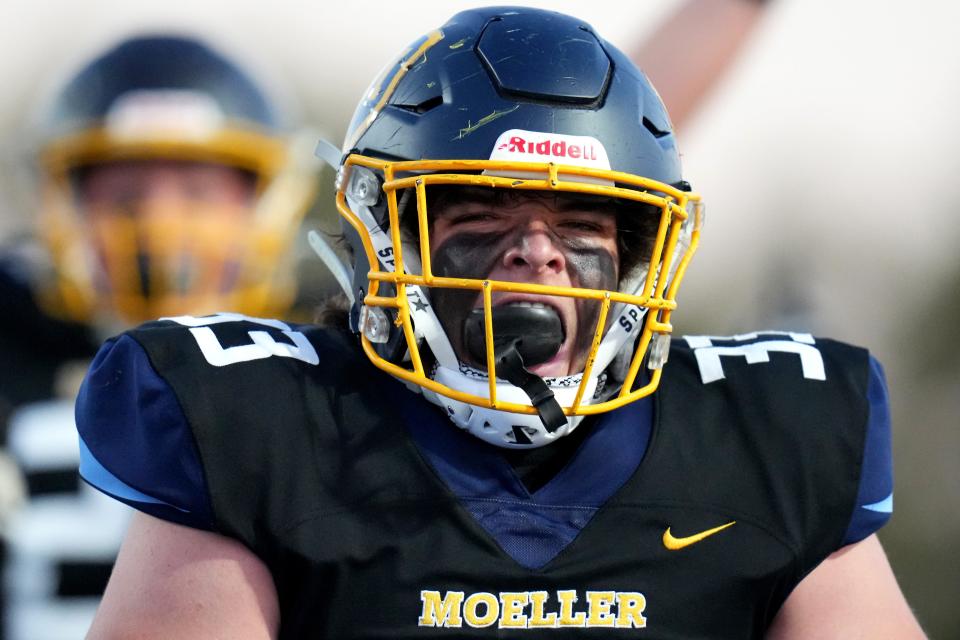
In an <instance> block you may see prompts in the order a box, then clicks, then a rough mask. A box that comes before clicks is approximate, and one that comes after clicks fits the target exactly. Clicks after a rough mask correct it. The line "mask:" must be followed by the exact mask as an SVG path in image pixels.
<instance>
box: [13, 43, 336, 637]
mask: <svg viewBox="0 0 960 640" xmlns="http://www.w3.org/2000/svg"><path fill="white" fill-rule="evenodd" d="M51 102H52V104H51V105H50V106H49V108H48V110H47V111H48V113H47V115H46V118H45V121H44V127H43V130H44V132H45V134H46V135H45V138H44V140H43V143H42V146H41V148H40V150H39V160H40V176H41V184H40V190H41V193H42V198H41V204H42V206H41V210H40V212H39V215H38V225H37V229H38V234H39V235H41V236H42V240H43V241H45V246H46V249H47V251H46V256H48V258H49V259H48V260H47V262H46V265H45V268H42V269H37V270H35V271H34V272H33V273H30V274H29V277H24V278H16V279H14V278H0V281H3V282H4V283H9V285H8V286H3V290H4V292H5V295H4V309H5V311H7V312H8V313H4V314H3V318H2V322H3V327H4V331H3V332H2V334H3V338H2V339H0V352H2V354H3V362H4V365H5V367H4V369H5V371H4V372H3V373H0V406H2V405H3V404H7V406H8V407H11V408H12V407H16V409H15V410H13V411H12V413H11V415H10V416H9V418H7V417H6V416H0V418H2V419H3V425H4V426H5V429H4V431H5V438H4V443H5V446H6V447H7V448H8V451H9V453H10V454H11V455H12V456H13V457H14V459H15V460H16V462H17V463H18V465H19V468H20V469H21V470H22V472H23V474H24V476H25V480H26V486H27V488H28V491H29V495H28V498H29V499H28V501H27V503H26V505H25V506H24V507H23V508H21V509H19V510H17V511H16V512H15V513H14V514H13V516H12V518H11V520H10V521H9V522H8V523H7V526H6V532H5V537H6V540H7V543H8V545H9V558H8V563H7V567H6V571H5V575H6V580H5V582H4V593H5V600H6V601H7V602H8V607H7V609H8V611H7V616H6V617H7V622H6V624H5V627H6V629H7V631H8V636H7V637H10V638H45V639H47V640H54V639H56V638H76V637H79V636H81V635H83V633H84V632H85V631H86V629H87V628H88V626H89V624H90V621H91V620H92V618H93V613H94V611H95V609H96V605H97V602H98V596H99V595H100V593H102V590H103V588H104V586H105V585H106V581H107V577H108V575H109V570H110V566H111V564H112V562H113V559H114V557H115V556H116V552H117V549H118V548H119V544H120V540H121V538H122V535H123V531H124V527H125V525H126V522H127V520H128V512H129V510H128V509H127V508H126V507H123V508H122V509H119V510H118V509H117V508H116V506H117V504H118V503H116V502H115V501H113V500H110V499H105V496H103V495H102V494H100V493H99V492H96V491H93V490H92V489H90V488H89V487H88V486H86V485H84V484H82V483H80V482H79V477H78V475H77V472H76V469H77V464H78V461H79V460H78V449H77V439H76V428H75V425H74V420H73V404H74V399H75V393H76V388H77V387H78V386H79V377H80V376H79V375H75V376H73V377H74V378H75V379H76V381H75V382H74V383H73V384H71V382H70V378H71V371H80V372H82V371H83V370H85V369H86V366H87V365H88V364H89V362H90V358H92V356H93V354H94V353H95V352H96V347H97V345H98V344H99V342H100V341H102V340H103V339H104V338H105V337H107V335H110V334H111V333H115V332H116V331H118V330H119V328H123V327H127V326H133V325H136V324H138V323H140V322H142V321H144V320H146V319H148V318H154V317H158V316H160V315H165V314H181V313H188V312H191V313H201V314H202V313H209V312H211V311H214V310H221V309H233V310H236V311H238V312H244V313H249V314H273V313H280V312H283V311H285V310H286V309H287V308H288V306H289V304H290V302H291V300H292V298H293V293H294V287H293V273H292V269H290V268H289V267H290V259H291V258H292V257H293V256H292V253H291V252H290V251H289V249H290V245H291V241H292V240H293V238H294V236H295V232H296V230H297V229H298V227H299V224H300V220H301V218H302V216H303V214H304V212H305V211H306V208H307V206H308V205H309V203H310V202H311V200H312V194H313V192H314V189H315V186H314V185H315V180H314V178H315V169H316V167H317V166H318V161H317V160H316V159H315V158H314V157H313V153H312V150H313V149H312V147H313V142H312V140H311V141H310V142H309V143H308V144H309V146H308V147H307V148H306V149H307V153H305V154H304V153H301V149H300V147H302V146H303V145H302V143H301V142H298V141H297V139H296V136H295V135H294V134H293V132H292V131H287V130H286V124H285V117H284V116H283V115H282V114H281V113H280V112H279V111H278V105H276V104H274V103H273V100H272V99H271V97H270V96H268V94H267V93H266V91H265V89H264V88H263V87H262V86H260V83H259V82H257V81H256V80H255V79H254V78H253V77H252V76H251V75H250V74H249V73H248V72H247V71H246V70H244V69H243V68H241V67H240V66H238V65H237V63H235V62H234V61H232V60H230V59H229V58H227V57H225V56H224V55H223V54H222V53H220V52H219V51H217V50H215V49H213V48H211V47H210V46H208V45H207V44H205V43H204V42H201V41H200V40H197V39H195V38H192V37H186V36H179V35H177V36H168V35H159V34H158V35H143V36H137V37H132V38H129V39H126V40H124V41H122V42H120V43H118V44H116V45H115V46H113V47H112V48H111V49H109V50H108V51H105V52H103V53H102V54H101V55H98V56H97V57H96V58H95V59H93V60H91V61H89V62H88V63H87V64H85V65H84V66H83V67H82V68H81V69H79V71H78V72H77V73H76V74H75V75H73V76H72V77H71V79H70V80H69V81H68V82H66V83H65V84H64V85H63V86H62V87H60V88H59V90H58V91H57V93H56V95H55V96H54V97H53V99H52V101H51ZM297 145H300V146H299V147H298V146H297ZM11 264H12V263H11ZM21 264H22V263H21ZM8 273H12V271H11V270H8ZM30 280H32V281H30ZM28 281H30V282H28ZM6 294H10V295H6ZM107 332H109V333H107ZM93 335H99V336H100V337H99V338H97V339H96V343H94V338H93V337H92V336H93ZM86 345H90V346H86ZM78 361H79V362H80V363H82V364H81V365H79V366H74V363H75V362H78ZM8 420H9V421H8Z"/></svg>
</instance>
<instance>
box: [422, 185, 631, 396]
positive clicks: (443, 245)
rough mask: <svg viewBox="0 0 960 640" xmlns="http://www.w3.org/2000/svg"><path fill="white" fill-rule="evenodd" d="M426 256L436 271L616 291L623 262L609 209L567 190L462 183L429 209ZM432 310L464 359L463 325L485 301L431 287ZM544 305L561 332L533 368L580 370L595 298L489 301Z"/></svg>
mask: <svg viewBox="0 0 960 640" xmlns="http://www.w3.org/2000/svg"><path fill="white" fill-rule="evenodd" d="M430 214H431V221H432V222H431V229H430V238H431V240H430V242H431V251H432V255H431V260H432V262H433V272H434V274H435V275H438V276H445V277H463V278H476V279H490V280H502V281H508V282H525V283H535V284H543V285H553V286H563V287H579V288H586V289H609V290H615V289H616V288H617V283H618V281H619V273H618V265H619V263H620V260H619V253H618V248H617V217H616V214H615V211H613V210H612V209H611V208H610V207H594V206H591V203H590V201H589V200H588V199H585V198H578V197H570V196H567V195H565V194H546V193H539V192H502V191H499V190H492V189H466V190H464V191H463V193H462V194H460V195H457V196H456V197H450V198H444V197H440V198H438V199H437V200H436V201H435V202H434V204H433V205H431V207H430ZM431 295H432V298H433V305H434V308H435V309H436V310H437V314H438V316H439V318H440V321H441V324H443V327H444V330H445V331H446V333H447V335H448V336H449V337H450V340H451V343H452V344H453V347H454V349H455V350H456V351H457V354H458V356H459V357H460V359H461V360H463V361H464V362H470V363H471V364H473V365H475V366H479V367H481V368H483V367H484V364H483V363H477V362H472V360H471V358H470V357H469V355H468V354H467V352H466V349H465V347H464V344H463V324H464V321H465V319H466V318H467V315H468V314H469V313H470V311H471V310H473V309H478V308H482V307H483V300H482V297H481V296H480V295H478V294H477V293H476V292H474V291H463V290H453V289H433V290H432V292H431ZM518 304H519V305H541V304H542V305H546V306H549V307H551V308H553V309H554V310H555V311H556V312H557V314H558V315H559V316H560V319H561V322H562V324H563V328H564V334H565V338H564V341H563V344H562V345H561V347H560V350H559V351H558V352H557V354H556V355H555V356H554V357H552V358H551V359H549V360H548V361H546V362H543V363H541V364H539V365H536V366H535V367H532V368H531V370H532V371H533V372H534V373H536V374H537V375H539V376H541V377H555V376H564V375H571V374H574V373H577V372H579V371H582V370H583V366H584V363H585V361H586V357H587V353H588V351H589V348H590V343H591V340H592V338H593V332H594V330H595V327H596V323H597V318H598V315H599V311H600V305H599V303H598V302H596V301H593V300H582V299H577V298H569V297H562V296H542V295H532V294H528V293H512V292H494V294H493V306H494V307H499V306H502V305H518Z"/></svg>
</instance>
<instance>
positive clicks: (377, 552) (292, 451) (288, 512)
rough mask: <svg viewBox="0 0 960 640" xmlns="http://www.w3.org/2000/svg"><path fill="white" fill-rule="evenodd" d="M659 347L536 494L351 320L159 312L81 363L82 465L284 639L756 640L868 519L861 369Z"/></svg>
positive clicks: (876, 432)
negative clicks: (203, 557)
mask: <svg viewBox="0 0 960 640" xmlns="http://www.w3.org/2000/svg"><path fill="white" fill-rule="evenodd" d="M674 342H675V345H674V347H673V348H672V350H671V353H670V362H669V364H668V365H667V366H666V368H665V371H664V375H663V379H662V382H661V386H660V389H659V390H658V391H657V393H656V394H654V395H653V396H652V397H649V398H646V399H643V400H641V401H638V402H634V403H632V404H630V405H627V406H625V407H623V408H621V409H619V410H616V411H613V412H610V413H607V414H604V415H602V416H600V417H599V418H598V419H597V422H596V424H595V425H593V428H592V429H591V430H590V432H589V434H588V435H587V437H586V438H585V439H584V440H583V443H582V444H581V445H580V447H579V449H578V450H577V452H576V453H575V454H574V455H573V457H572V458H571V460H570V461H569V463H568V464H567V465H566V466H565V467H563V468H562V469H561V470H560V471H559V472H558V473H557V474H556V476H555V477H553V478H552V479H551V480H549V481H547V482H546V483H545V484H543V485H542V486H540V487H539V488H537V489H536V490H535V491H533V492H531V491H529V490H528V489H527V488H526V487H525V486H524V484H523V483H522V482H521V481H520V480H519V479H518V477H517V475H516V473H515V472H514V470H513V468H512V467H511V466H510V464H509V463H508V462H507V461H506V460H505V459H504V457H503V456H500V455H498V454H497V452H496V451H494V450H492V449H491V448H490V447H488V446H486V445H485V444H484V443H482V442H480V441H479V440H477V439H475V438H473V437H472V436H469V435H467V434H465V433H464V432H461V431H459V430H457V429H456V428H455V427H453V426H452V425H451V424H450V423H449V421H448V420H447V418H446V417H445V416H444V415H443V414H442V412H441V411H439V410H438V408H437V407H435V406H433V405H431V404H429V403H427V402H426V401H425V400H423V399H422V398H421V397H420V396H418V395H416V394H414V393H412V392H410V391H409V390H408V389H407V388H406V387H405V386H403V385H402V384H400V383H398V382H396V381H395V380H393V379H392V378H390V377H389V376H387V375H385V374H383V373H381V372H379V371H378V370H377V369H375V368H374V367H373V365H371V364H370V363H369V362H368V361H367V360H366V358H365V357H364V356H363V354H362V353H361V352H360V350H359V348H358V347H357V345H356V344H355V339H354V338H352V337H351V336H348V335H343V334H340V333H338V332H336V331H334V330H329V329H322V328H317V327H312V326H292V325H287V324H284V323H281V322H278V321H275V320H258V319H250V318H244V317H242V316H237V315H233V314H220V315H217V316H211V317H207V318H190V317H183V318H175V319H168V320H165V321H160V322H156V323H150V324H148V325H144V326H143V327H141V328H139V329H136V330H133V331H130V332H127V333H125V334H123V335H121V336H119V337H118V338H115V339H113V340H111V341H109V342H108V343H107V344H106V345H105V346H104V347H103V349H102V350H101V352H100V354H99V355H98V356H97V358H96V359H95V361H94V363H93V365H92V366H91V369H90V372H89V374H88V377H87V379H86V381H85V383H84V387H83V389H82V391H81V394H80V398H79V399H78V403H77V423H78V427H79V430H80V436H81V448H82V455H83V458H82V462H81V473H82V474H83V476H84V478H85V479H87V481H88V482H90V483H91V484H93V485H95V486H97V487H98V488H100V489H101V490H103V491H105V492H107V493H109V494H111V495H113V496H115V497H117V498H118V499H120V500H123V501H125V502H128V503H129V504H132V505H134V506H136V507H137V508H139V509H142V510H144V511H146V512H148V513H151V514H153V515H155V516H158V517H161V518H165V519H168V520H171V521H173V522H178V523H182V524H186V525H188V526H193V527H199V528H204V529H208V530H211V531H215V532H217V533H219V534H222V535H225V536H229V537H232V538H235V539H237V540H239V541H240V542H242V543H243V544H245V545H246V546H247V547H248V548H250V549H251V550H252V551H253V552H254V553H255V554H256V555H257V556H258V557H259V558H260V559H261V560H262V561H263V562H264V564H265V565H266V566H267V568H268V569H269V571H270V573H271V575H272V577H273V580H274V583H275V585H276V588H277V593H278V597H279V601H280V610H281V637H285V638H327V637H329V638H388V637H389V638H458V637H478V638H479V637H510V638H515V637H549V638H583V637H586V638H600V637H603V638H607V637H611V636H612V635H631V636H633V635H642V636H645V637H649V638H703V637H711V638H717V637H731V638H744V637H762V635H763V633H764V631H765V629H766V627H767V626H768V625H769V623H770V621H771V620H772V618H773V616H775V615H776V613H777V611H778V610H779V607H780V605H781V604H782V602H783V601H784V599H785V598H786V597H787V596H788V595H789V593H790V591H791V590H792V589H793V587H794V586H795V585H796V584H797V583H798V582H799V581H800V580H802V578H803V577H804V576H805V575H806V574H807V573H809V572H810V571H811V570H813V569H814V568H815V567H816V566H817V565H818V564H819V563H820V562H821V561H822V560H823V559H824V558H825V557H826V556H828V555H829V554H830V553H832V552H833V551H835V550H836V549H838V548H840V547H841V546H843V545H845V544H849V543H851V542H855V541H857V540H859V539H862V538H863V537H865V536H867V535H869V534H870V533H872V532H873V531H875V530H876V529H877V528H878V527H879V526H881V525H882V524H883V523H884V522H885V521H886V518H888V517H889V512H890V504H889V500H890V498H889V496H890V493H891V490H892V480H891V476H890V465H889V418H888V413H887V404H886V396H885V390H884V387H883V378H882V373H881V372H880V369H879V365H877V364H876V362H875V361H874V360H873V359H872V358H870V356H869V355H868V354H867V352H866V351H864V350H862V349H859V348H855V347H851V346H848V345H844V344H842V343H837V342H833V341H829V340H821V339H814V338H813V337H811V336H808V335H806V334H758V335H746V336H735V337H732V338H707V337H690V338H687V339H685V340H676V341H674Z"/></svg>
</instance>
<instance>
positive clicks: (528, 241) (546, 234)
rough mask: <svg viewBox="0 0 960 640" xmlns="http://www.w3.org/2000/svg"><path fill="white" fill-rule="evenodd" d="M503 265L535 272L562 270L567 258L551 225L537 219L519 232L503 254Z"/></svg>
mask: <svg viewBox="0 0 960 640" xmlns="http://www.w3.org/2000/svg"><path fill="white" fill-rule="evenodd" d="M503 265H504V266H505V267H507V268H508V269H530V270H531V271H533V272H534V273H541V272H545V271H547V272H560V271H563V270H564V269H565V268H566V259H565V258H564V255H563V252H562V251H561V249H560V247H559V246H558V245H557V241H556V238H555V237H554V236H553V234H552V233H550V230H549V227H548V226H547V225H546V224H545V223H544V222H542V221H536V220H535V221H532V222H530V223H529V224H527V225H526V226H525V227H524V228H523V229H522V230H521V231H520V233H518V234H517V237H516V241H515V242H513V243H512V246H511V247H510V248H509V249H507V251H506V252H505V253H504V255H503Z"/></svg>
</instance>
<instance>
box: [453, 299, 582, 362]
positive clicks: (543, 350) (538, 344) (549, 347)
mask: <svg viewBox="0 0 960 640" xmlns="http://www.w3.org/2000/svg"><path fill="white" fill-rule="evenodd" d="M567 326H568V321H567V319H566V318H565V314H564V313H563V310H562V309H561V308H559V307H557V306H554V305H553V304H550V303H549V302H543V301H542V300H532V299H529V298H517V297H512V296H511V297H510V298H506V297H505V298H504V299H501V300H499V301H497V304H495V305H494V307H493V338H494V345H493V346H494V352H495V353H500V352H502V351H503V350H504V349H508V348H510V347H515V348H516V349H517V350H518V351H519V353H520V355H521V357H522V359H523V364H524V367H525V368H526V369H528V370H529V371H531V372H532V373H536V374H538V375H545V376H546V375H549V376H557V375H565V374H566V371H565V369H566V364H567V362H569V353H568V352H569V349H570V346H569V344H570V340H569V338H570V336H569V335H568V332H567V329H566V328H567ZM464 343H465V346H466V347H467V352H468V353H469V354H470V357H471V358H472V359H473V360H474V361H475V363H476V364H477V365H479V366H485V364H486V340H485V327H484V313H483V309H482V308H474V309H473V310H472V311H471V312H470V314H469V315H468V317H467V319H466V321H465V322H464ZM561 368H563V369H564V371H560V369H561Z"/></svg>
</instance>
